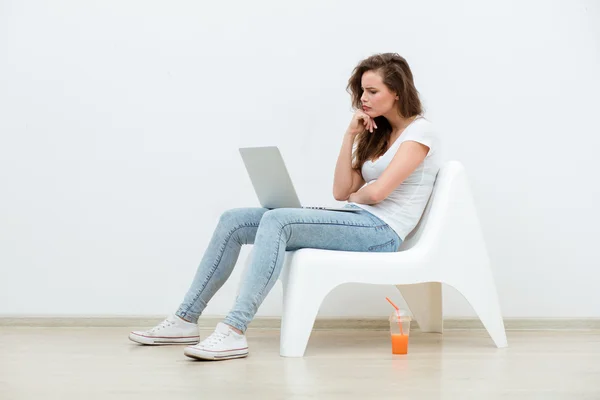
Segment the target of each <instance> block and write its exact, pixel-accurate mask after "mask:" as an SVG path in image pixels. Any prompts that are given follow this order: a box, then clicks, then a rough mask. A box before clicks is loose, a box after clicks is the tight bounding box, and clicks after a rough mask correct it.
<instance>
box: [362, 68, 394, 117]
mask: <svg viewBox="0 0 600 400" xmlns="http://www.w3.org/2000/svg"><path fill="white" fill-rule="evenodd" d="M361 85H362V89H363V94H362V96H360V101H361V103H362V107H363V108H362V110H363V112H364V113H365V114H367V115H368V116H369V117H371V118H375V117H378V116H380V115H384V114H388V113H389V112H390V111H391V110H392V109H393V108H394V107H395V106H396V94H395V93H393V92H390V90H389V89H388V87H387V86H385V85H384V83H383V81H382V79H381V76H380V75H379V74H378V73H377V72H375V71H366V72H365V73H363V75H362V77H361Z"/></svg>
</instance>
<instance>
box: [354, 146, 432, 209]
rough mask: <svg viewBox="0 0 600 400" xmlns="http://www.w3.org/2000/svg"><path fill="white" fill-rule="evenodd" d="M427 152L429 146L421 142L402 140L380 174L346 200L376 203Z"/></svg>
mask: <svg viewBox="0 0 600 400" xmlns="http://www.w3.org/2000/svg"><path fill="white" fill-rule="evenodd" d="M428 152H429V147H428V146H426V145H424V144H422V143H419V142H415V141H413V140H407V141H405V142H403V143H402V144H401V145H400V148H399V149H398V151H397V152H396V154H395V155H394V158H392V161H391V162H390V165H388V166H387V168H386V169H385V171H383V173H382V174H381V176H380V177H379V178H378V179H377V180H376V181H375V182H373V183H372V184H370V185H366V186H364V187H363V188H362V189H360V190H359V191H358V192H355V193H352V194H351V195H350V197H349V198H348V201H349V202H354V203H359V204H377V203H379V202H381V201H383V200H384V199H385V198H386V197H388V196H389V195H390V193H392V192H393V191H394V189H396V188H397V187H398V186H400V184H401V183H402V182H404V180H405V179H406V178H408V177H409V176H410V174H412V173H413V172H414V171H415V169H417V167H418V166H419V164H421V163H422V162H423V160H425V157H426V156H427V153H428Z"/></svg>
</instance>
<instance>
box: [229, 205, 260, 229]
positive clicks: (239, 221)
mask: <svg viewBox="0 0 600 400" xmlns="http://www.w3.org/2000/svg"><path fill="white" fill-rule="evenodd" d="M265 211H266V209H263V208H231V209H229V210H225V211H224V212H223V213H222V214H221V217H220V218H219V224H221V225H226V226H234V225H235V226H237V225H258V224H259V222H260V220H261V218H262V216H263V214H264V213H265Z"/></svg>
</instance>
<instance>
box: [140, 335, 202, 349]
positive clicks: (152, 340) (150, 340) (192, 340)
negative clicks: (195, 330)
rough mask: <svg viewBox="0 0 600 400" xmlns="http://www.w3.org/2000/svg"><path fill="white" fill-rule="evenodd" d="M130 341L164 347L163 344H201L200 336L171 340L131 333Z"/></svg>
mask: <svg viewBox="0 0 600 400" xmlns="http://www.w3.org/2000/svg"><path fill="white" fill-rule="evenodd" d="M129 340H131V341H132V342H136V343H139V344H147V345H155V346H159V345H163V344H197V343H199V342H200V336H184V337H177V338H169V337H152V336H144V335H139V334H137V333H134V332H131V333H130V334H129Z"/></svg>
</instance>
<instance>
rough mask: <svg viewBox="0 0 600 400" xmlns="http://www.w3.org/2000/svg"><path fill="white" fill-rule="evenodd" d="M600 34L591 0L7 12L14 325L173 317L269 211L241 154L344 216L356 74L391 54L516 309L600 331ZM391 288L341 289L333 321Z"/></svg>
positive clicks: (2, 164)
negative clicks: (261, 153) (340, 159)
mask: <svg viewBox="0 0 600 400" xmlns="http://www.w3.org/2000/svg"><path fill="white" fill-rule="evenodd" d="M599 23H600V5H599V3H598V2H594V1H591V0H590V1H579V2H576V1H566V0H565V1H554V2H549V1H526V2H521V1H513V2H504V1H503V2H495V3H494V4H491V3H490V2H487V3H486V4H481V3H480V2H476V1H468V2H442V1H440V2H427V3H422V2H412V1H411V2H409V1H387V2H373V1H371V2H364V1H360V2H357V1H354V2H350V1H338V2H333V1H302V2H300V1H298V2H295V4H294V5H292V3H291V2H279V1H274V0H272V1H253V2H245V1H237V2H198V1H163V2H159V1H147V0H144V1H135V0H127V1H124V0H120V1H110V0H107V1H93V2H92V1H86V2H81V1H75V0H72V1H56V2H45V1H40V0H37V1H36V0H21V1H16V0H3V1H0V84H1V86H0V113H1V115H0V134H1V135H0V140H1V142H0V205H1V207H0V246H1V251H0V314H3V315H161V314H165V313H168V312H171V311H173V310H174V309H175V308H176V307H177V305H178V303H179V301H180V300H181V299H182V296H183V294H184V292H185V291H186V290H187V288H188V285H189V283H190V281H191V279H192V277H193V274H194V271H195V269H196V267H197V265H198V263H199V261H200V258H201V256H202V254H203V251H204V249H205V248H206V245H207V244H208V241H209V239H210V236H211V234H212V231H213V229H214V227H215V225H216V223H217V219H218V217H219V215H220V214H221V212H223V211H224V210H226V209H228V208H232V207H243V206H258V202H257V200H256V197H255V194H254V192H253V190H252V187H251V185H250V181H249V179H248V177H247V174H246V172H245V170H244V168H243V164H242V162H241V160H240V157H239V154H238V150H237V149H238V147H240V146H252V145H278V146H280V148H281V149H282V152H283V154H284V157H285V159H286V162H287V165H288V168H289V169H290V171H291V174H292V177H293V179H294V181H295V184H296V185H297V190H298V192H299V194H300V197H301V199H302V200H303V202H304V203H306V204H336V203H337V202H335V200H333V197H332V194H331V185H332V179H333V171H334V166H335V161H336V156H337V153H338V151H339V146H340V144H341V139H342V134H343V132H344V130H345V128H346V126H347V124H348V122H349V120H350V117H351V107H350V100H349V95H348V94H347V93H346V92H345V85H346V82H347V79H348V77H349V75H350V73H351V71H352V69H353V67H354V66H355V64H356V63H357V62H358V61H359V60H360V59H362V58H364V57H367V56H369V55H371V54H373V53H376V52H385V51H394V52H398V53H400V54H402V55H403V56H405V57H406V58H407V59H408V61H409V63H410V65H411V67H412V69H413V72H414V75H415V80H416V85H417V87H418V89H419V90H420V92H421V94H422V98H423V101H424V103H425V106H426V108H427V110H428V112H427V116H428V117H429V118H430V119H431V120H432V121H433V122H434V123H435V124H437V126H438V127H439V130H440V132H441V133H442V134H443V136H444V140H445V144H446V155H447V157H448V158H454V159H458V160H461V161H462V162H463V163H464V164H465V165H466V167H467V168H468V172H469V175H470V178H471V182H472V185H473V191H474V195H475V196H476V202H477V205H478V209H479V212H480V218H481V222H482V225H483V229H484V233H485V236H486V238H487V241H488V245H489V252H490V255H491V257H492V260H493V264H494V274H495V277H496V282H497V285H498V290H499V294H500V296H501V303H502V310H503V313H504V315H505V316H506V317H600V291H599V290H598V289H597V287H598V283H599V282H600V257H599V255H598V251H597V248H598V246H599V243H598V240H599V239H600V232H599V226H600V211H599V207H598V204H600V194H599V192H598V177H597V173H598V171H599V167H600V161H599V160H598V157H597V152H598V148H599V147H600V138H599V137H600V122H599V121H598V119H597V112H598V108H599V104H600V102H599V100H600V94H599V93H600V78H599V77H600V73H599V71H600V51H599V48H600V46H599V42H600V28H598V26H599V25H598V24H599ZM248 251H249V248H245V249H243V251H242V255H241V258H240V263H239V265H238V267H241V266H242V264H243V258H244V257H246V256H247V254H248ZM240 273H241V268H237V269H236V271H235V272H234V274H233V276H232V278H231V279H230V281H229V282H228V283H227V284H226V285H225V286H224V287H223V289H222V290H221V291H220V292H219V293H218V294H217V295H216V297H215V298H214V299H213V301H212V302H211V303H210V305H209V308H208V309H207V310H206V311H205V313H206V314H208V315H218V314H225V313H226V312H227V311H228V309H229V307H230V306H231V304H232V302H233V296H234V294H235V292H236V288H237V284H238V281H239V277H240ZM446 294H447V297H446V299H445V310H446V314H447V315H448V316H471V315H474V314H473V312H472V310H471V309H470V307H469V305H468V304H467V303H466V302H465V301H464V300H463V299H462V297H460V295H458V294H457V293H456V292H455V291H454V290H453V289H447V290H446ZM386 295H388V296H391V297H392V298H394V299H397V300H398V299H399V295H398V294H397V292H396V291H395V290H394V289H393V287H368V286H355V285H347V286H343V287H340V288H338V289H336V290H335V291H334V292H333V293H332V294H331V295H330V296H329V297H328V298H327V299H326V301H325V303H324V305H323V307H322V309H321V315H328V316H334V315H339V316H342V315H352V316H375V315H387V313H388V311H389V305H388V304H387V303H386V302H385V300H384V296H386ZM280 301H281V288H280V286H279V285H277V286H276V287H275V289H274V290H273V291H272V292H271V294H270V295H269V297H268V298H267V299H266V301H265V303H264V304H263V306H262V307H261V309H260V310H259V315H278V314H279V313H280V310H281V306H280Z"/></svg>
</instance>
